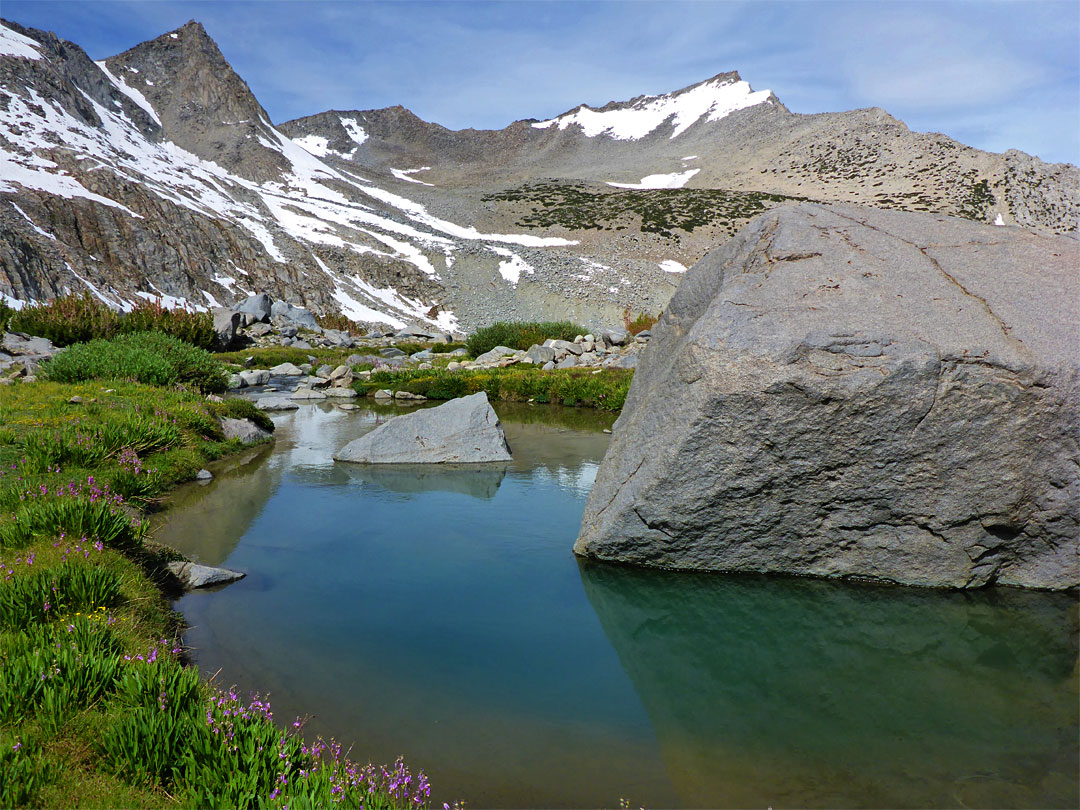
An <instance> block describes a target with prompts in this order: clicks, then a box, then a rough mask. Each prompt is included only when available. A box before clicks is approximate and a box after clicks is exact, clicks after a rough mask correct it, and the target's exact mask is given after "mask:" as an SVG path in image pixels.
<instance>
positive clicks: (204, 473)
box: [195, 470, 214, 481]
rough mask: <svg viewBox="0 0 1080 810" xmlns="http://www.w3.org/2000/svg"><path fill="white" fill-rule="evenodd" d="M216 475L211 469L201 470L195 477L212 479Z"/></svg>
mask: <svg viewBox="0 0 1080 810" xmlns="http://www.w3.org/2000/svg"><path fill="white" fill-rule="evenodd" d="M213 477H214V474H213V473H212V472H210V471H209V470H199V471H198V472H197V473H195V479H196V480H197V481H210V480H212V479H213Z"/></svg>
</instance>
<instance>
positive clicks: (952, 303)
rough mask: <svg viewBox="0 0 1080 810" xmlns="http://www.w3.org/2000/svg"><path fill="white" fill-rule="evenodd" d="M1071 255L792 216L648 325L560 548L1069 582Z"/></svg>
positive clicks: (1078, 396) (987, 239) (651, 557)
mask: <svg viewBox="0 0 1080 810" xmlns="http://www.w3.org/2000/svg"><path fill="white" fill-rule="evenodd" d="M1078 268H1080V249H1078V245H1077V243H1076V242H1075V241H1074V240H1072V239H1069V238H1066V237H1040V236H1035V235H1033V234H1030V233H1026V232H1023V231H1020V230H1019V229H1014V228H1008V229H1006V228H1000V227H998V228H995V227H993V226H984V225H975V224H971V223H968V222H964V221H962V220H958V219H952V218H947V217H939V216H932V215H925V214H911V213H897V212H882V211H874V210H870V209H865V208H857V207H854V206H836V207H832V206H817V205H809V204H806V205H800V206H795V207H790V208H782V209H778V210H776V211H773V212H770V213H768V214H765V215H762V216H761V217H759V218H758V219H756V220H754V221H753V222H752V223H751V224H750V225H748V226H747V227H746V228H745V229H744V230H743V231H742V232H741V233H740V234H739V235H738V236H737V237H736V238H735V239H733V240H732V241H731V242H729V243H728V244H727V245H725V246H724V247H723V248H721V249H719V250H717V251H716V252H714V253H712V254H710V255H709V256H708V257H706V258H705V259H703V260H702V261H701V262H699V263H698V264H697V265H696V266H695V267H694V268H692V269H691V270H690V272H689V273H688V274H687V275H686V278H685V279H684V281H683V282H682V284H681V286H680V287H679V290H678V292H677V293H676V295H675V297H674V298H673V299H672V301H671V304H670V306H669V308H668V310H667V311H666V313H665V314H664V317H663V318H662V319H661V321H660V323H659V324H658V325H657V327H656V328H655V329H654V331H653V337H652V340H651V342H650V344H649V347H648V349H647V350H646V352H645V354H644V355H643V357H642V360H641V362H640V365H639V369H638V371H637V374H636V376H635V379H634V383H633V386H632V388H631V390H630V394H629V397H628V399H627V403H626V407H625V409H624V410H623V413H622V415H621V417H620V419H619V421H618V423H617V425H616V430H615V435H614V440H613V442H612V445H611V449H610V451H609V452H608V454H607V456H606V457H605V459H604V463H603V465H602V466H601V469H600V472H599V474H598V476H597V481H596V486H595V487H594V489H593V490H592V493H591V495H590V497H589V501H588V505H587V507H586V511H585V516H584V520H583V522H582V530H581V535H580V537H579V538H578V541H577V544H576V546H575V550H576V551H577V552H578V553H579V554H583V555H586V556H590V557H596V558H599V559H606V560H617V561H622V562H631V563H639V564H645V565H655V566H665V567H673V568H693V569H714V570H731V571H772V572H787V573H796V574H812V575H819V576H831V577H865V578H873V579H879V580H887V581H893V582H901V583H908V584H915V585H930V586H947V587H977V586H981V585H985V584H987V583H991V582H999V583H1003V584H1009V585H1021V586H1028V587H1035V588H1069V587H1074V586H1076V585H1077V584H1078V582H1080V574H1078V562H1077V543H1078V535H1080V528H1078V526H1080V477H1078V475H1080V473H1078V470H1080V464H1078V460H1080V455H1078V450H1077V440H1078V422H1080V373H1078V367H1077V362H1078V353H1077V346H1080V331H1078V326H1077V321H1076V318H1075V302H1076V301H1077V300H1080V283H1078Z"/></svg>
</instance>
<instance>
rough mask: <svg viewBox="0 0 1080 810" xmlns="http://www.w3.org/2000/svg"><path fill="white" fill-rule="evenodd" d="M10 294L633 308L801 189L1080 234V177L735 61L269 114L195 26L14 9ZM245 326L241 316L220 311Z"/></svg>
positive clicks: (377, 309) (451, 321) (9, 54)
mask: <svg viewBox="0 0 1080 810" xmlns="http://www.w3.org/2000/svg"><path fill="white" fill-rule="evenodd" d="M0 167H2V169H0V296H2V299H0V300H4V301H5V302H8V303H11V304H13V305H15V306H21V305H23V304H24V303H26V302H31V301H42V300H46V299H51V298H54V297H56V296H59V295H63V294H65V293H68V292H76V293H80V292H86V293H89V294H91V295H94V296H95V297H97V298H99V299H101V300H103V301H106V302H108V303H110V305H112V306H115V307H118V308H129V307H131V306H132V305H133V304H134V303H136V302H138V301H139V300H140V299H142V298H150V299H153V300H158V301H161V302H163V303H164V304H165V305H167V306H187V307H195V308H206V309H216V308H223V309H231V308H233V307H234V306H235V305H236V304H238V303H239V302H241V301H243V300H244V299H245V298H247V297H248V296H250V295H252V294H255V293H267V294H269V295H271V296H273V297H274V298H275V299H276V300H281V301H285V302H287V303H289V304H293V305H302V306H303V307H305V308H306V309H308V310H310V311H311V312H313V313H315V314H324V313H329V312H340V313H342V314H344V315H347V316H348V317H350V318H352V319H353V320H356V321H359V322H361V323H364V324H370V325H372V327H373V328H380V329H383V330H385V329H391V330H397V329H401V328H402V327H404V326H405V325H406V324H410V323H424V324H426V325H427V326H428V327H431V328H438V329H439V330H440V331H455V329H458V328H461V329H465V330H471V329H474V328H476V327H478V326H482V325H486V324H488V323H490V322H492V321H495V320H507V319H536V320H561V319H571V320H573V321H575V322H577V323H581V324H582V325H583V326H585V327H586V328H587V329H589V330H591V331H593V332H594V333H595V332H597V331H598V330H599V329H600V328H602V327H603V326H606V325H610V324H612V323H617V322H619V320H620V319H621V315H622V313H623V311H624V310H625V309H626V308H630V309H631V310H632V311H633V312H634V313H637V312H649V313H656V312H658V311H660V310H661V309H662V308H663V307H664V306H665V305H666V303H667V301H668V300H669V298H670V296H671V295H672V293H673V292H674V290H675V288H676V286H677V285H678V282H679V279H680V278H681V274H682V272H683V271H685V268H686V267H687V266H689V265H691V264H693V262H694V261H696V260H697V259H699V258H700V257H701V256H703V255H704V254H705V253H707V252H708V251H709V250H711V249H712V248H714V247H715V246H716V245H717V244H719V243H722V242H723V241H725V240H727V239H728V238H729V237H730V236H731V235H732V234H734V233H735V232H736V231H737V230H738V229H739V228H740V227H741V226H742V225H743V224H744V223H745V222H747V221H748V220H749V219H750V218H751V217H753V216H755V215H756V214H758V213H760V212H762V211H765V210H768V209H770V208H773V207H776V206H781V205H788V204H792V203H797V202H799V201H800V200H803V199H813V200H817V201H823V202H830V201H833V202H835V201H847V202H857V203H862V204H865V205H870V206H875V207H878V208H888V209H909V210H926V211H934V212H939V213H945V214H951V215H956V216H962V217H967V218H970V219H973V220H976V221H983V222H993V221H1000V222H1003V223H1005V224H1008V225H1012V224H1015V225H1020V226H1022V227H1024V228H1027V229H1029V230H1032V231H1034V232H1040V233H1054V232H1071V233H1075V232H1076V227H1077V219H1078V216H1080V181H1078V175H1077V170H1076V167H1074V166H1069V165H1066V164H1047V163H1044V162H1042V161H1041V160H1039V159H1038V158H1035V157H1032V156H1029V155H1025V154H1023V153H1020V152H1015V151H1010V152H1006V153H1004V154H1000V155H998V154H990V153H986V152H981V151H979V150H976V149H972V148H970V147H967V146H964V145H963V144H959V143H957V142H956V141H953V140H952V139H950V138H947V137H945V136H943V135H937V134H933V133H930V134H926V133H916V132H911V131H910V130H909V129H908V128H907V127H906V126H904V124H903V123H902V122H900V121H897V120H896V119H894V118H892V117H891V116H889V115H888V114H887V113H885V112H884V111H882V110H877V109H871V110H856V111H852V112H845V113H828V114H821V115H799V114H795V113H792V112H791V111H789V110H788V109H787V108H786V107H784V105H783V104H782V103H781V101H780V100H779V99H778V98H777V97H776V96H775V95H774V94H773V93H771V92H770V91H768V90H754V89H753V88H751V87H750V85H749V84H748V83H747V82H746V81H744V80H743V79H742V78H741V77H740V76H739V75H738V74H737V73H734V72H728V73H721V74H718V75H716V76H714V77H712V78H710V79H707V80H705V81H702V82H698V83H696V84H692V85H690V86H688V87H685V88H682V89H680V90H677V91H674V92H671V93H663V94H660V95H648V96H640V97H638V98H634V99H631V100H629V101H618V102H610V103H608V104H606V105H604V106H599V107H589V106H586V105H580V106H578V107H576V108H574V109H572V110H569V111H568V112H566V113H564V114H563V115H559V116H557V117H555V118H552V119H549V120H546V121H536V120H527V121H517V122H515V123H513V124H511V125H510V126H508V127H506V128H505V129H502V130H495V131H478V130H461V131H451V130H448V129H446V128H444V127H441V126H439V125H438V124H434V123H429V122H426V121H422V120H421V119H419V118H418V117H416V116H415V115H413V114H412V113H410V112H409V111H408V110H406V109H404V108H402V107H392V108H388V109H383V110H351V111H328V112H323V113H319V114H317V115H313V116H309V117H306V118H301V119H297V120H295V121H290V122H285V123H281V124H277V125H275V124H274V123H272V122H271V119H270V117H269V115H268V113H267V111H266V110H265V109H263V107H262V106H261V104H260V103H259V101H258V100H257V99H256V98H255V96H254V95H253V94H252V92H251V90H250V88H249V87H248V86H247V84H246V83H245V82H244V80H243V79H242V78H241V77H240V76H238V75H237V74H236V73H235V72H234V71H233V70H232V68H231V67H230V65H229V63H228V61H227V60H226V59H225V57H224V56H223V55H222V53H221V51H220V50H219V49H218V47H217V45H216V44H215V43H214V41H213V40H212V39H211V38H210V37H209V36H208V35H207V33H206V31H205V30H204V29H203V27H202V26H201V25H199V24H198V23H196V22H190V23H188V24H186V25H184V26H181V27H180V28H178V29H176V30H174V31H170V32H167V33H165V34H162V35H161V36H159V37H157V38H156V39H153V40H151V41H149V42H144V43H142V44H140V45H137V46H135V47H133V48H131V49H130V50H128V51H126V52H124V53H121V54H118V55H116V56H113V57H110V58H108V59H104V60H101V61H97V62H95V61H93V60H91V59H90V57H89V56H88V55H87V54H86V53H85V52H84V51H83V50H82V49H81V48H80V47H79V46H78V45H77V44H75V43H71V42H65V41H63V40H60V39H58V38H57V37H55V36H54V35H52V34H50V33H47V32H44V31H39V30H34V29H29V28H24V27H22V26H20V25H19V24H18V23H16V22H10V21H4V22H2V23H0ZM222 326H223V327H225V328H226V329H227V326H228V325H227V324H224V323H223V324H222Z"/></svg>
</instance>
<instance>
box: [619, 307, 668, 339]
mask: <svg viewBox="0 0 1080 810" xmlns="http://www.w3.org/2000/svg"><path fill="white" fill-rule="evenodd" d="M622 320H623V326H625V327H626V331H627V332H629V333H630V334H631V335H636V334H638V333H639V332H644V331H645V330H646V329H652V328H653V327H654V326H656V322H657V321H658V320H660V316H659V315H649V314H648V313H645V312H639V313H638V314H637V317H631V313H630V307H627V308H626V309H624V310H623V316H622Z"/></svg>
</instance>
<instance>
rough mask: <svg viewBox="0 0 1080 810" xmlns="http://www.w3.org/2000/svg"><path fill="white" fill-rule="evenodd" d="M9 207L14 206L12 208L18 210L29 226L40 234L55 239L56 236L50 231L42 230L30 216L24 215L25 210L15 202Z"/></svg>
mask: <svg viewBox="0 0 1080 810" xmlns="http://www.w3.org/2000/svg"><path fill="white" fill-rule="evenodd" d="M11 207H12V208H14V209H15V210H16V211H18V212H19V213H20V214H21V215H22V218H23V219H25V220H26V221H27V222H29V223H30V227H31V228H33V229H34V230H35V231H37V232H38V233H40V234H41V235H42V236H47V237H49V238H50V239H52V240H54V241H55V240H56V237H55V236H53V235H52V234H51V233H49V232H48V231H43V230H42V229H41V228H39V227H38V226H37V225H36V224H35V223H34V220H32V219H30V217H28V216H27V215H26V212H25V211H23V210H22V209H21V208H19V206H17V205H15V203H12V204H11Z"/></svg>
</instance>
